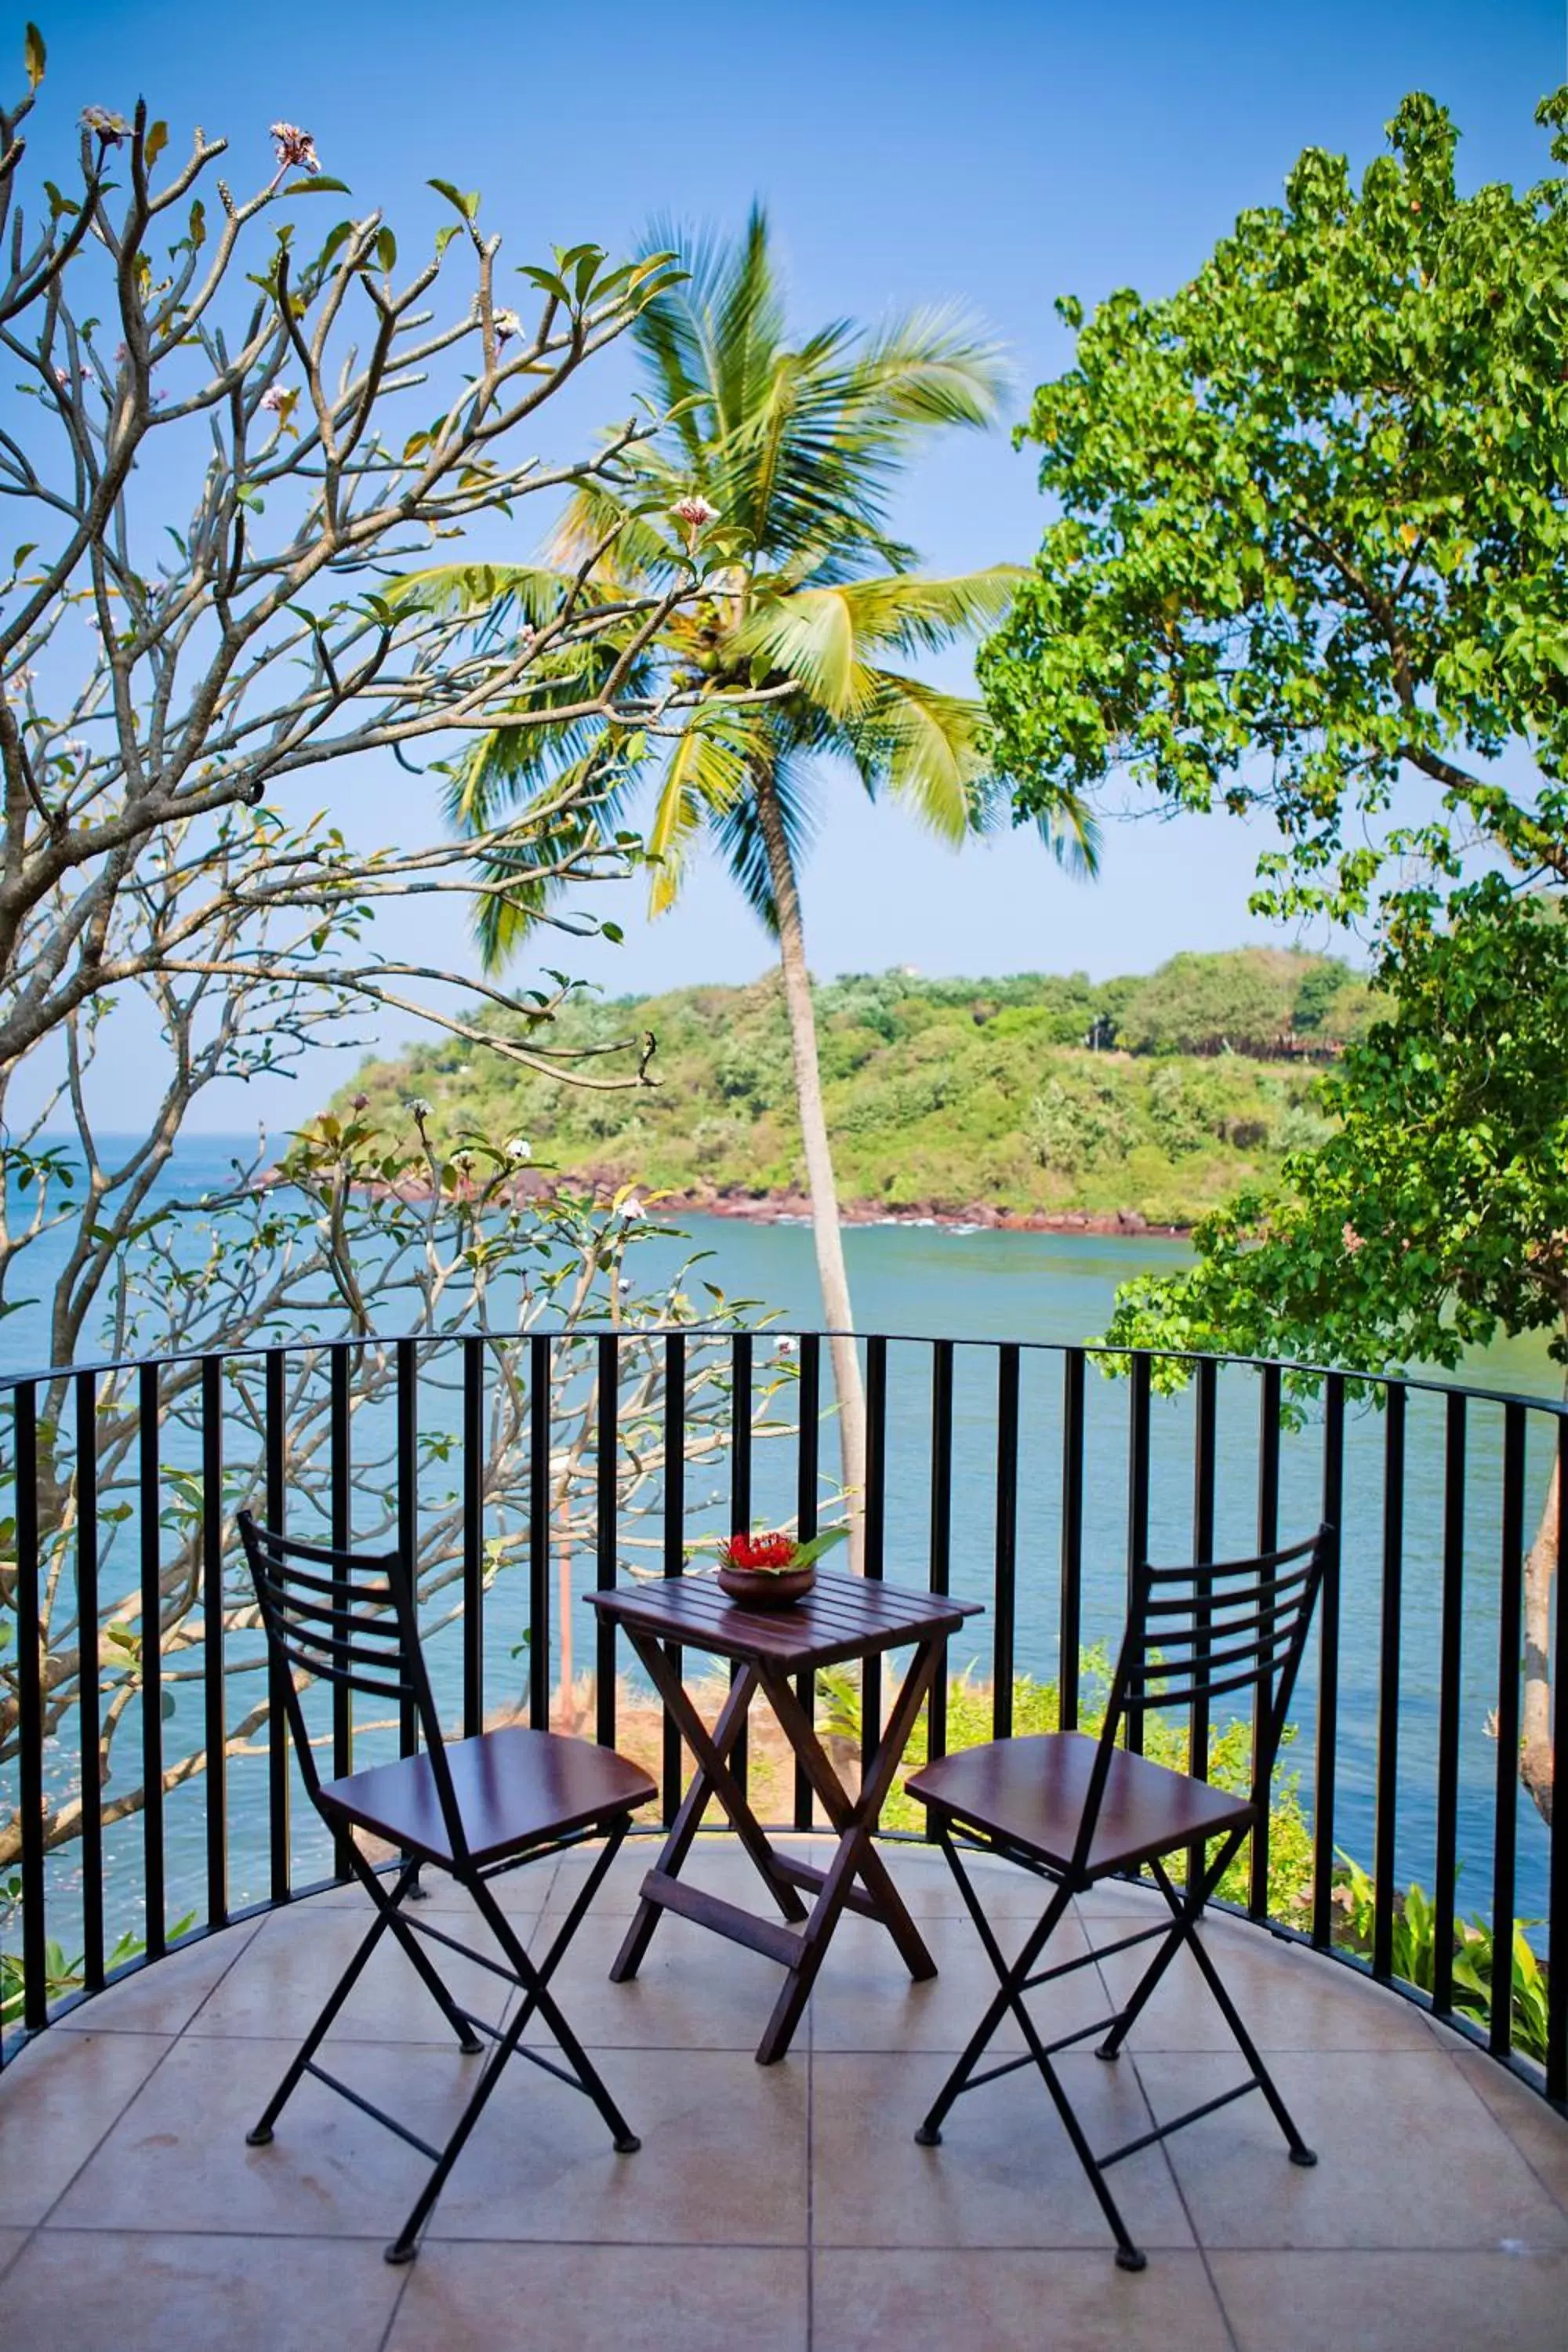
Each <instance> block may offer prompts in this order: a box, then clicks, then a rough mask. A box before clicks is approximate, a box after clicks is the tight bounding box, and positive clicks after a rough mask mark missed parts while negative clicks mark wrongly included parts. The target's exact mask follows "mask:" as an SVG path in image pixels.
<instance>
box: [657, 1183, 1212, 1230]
mask: <svg viewBox="0 0 1568 2352" xmlns="http://www.w3.org/2000/svg"><path fill="white" fill-rule="evenodd" d="M659 1205H660V1208H661V1209H662V1210H667V1211H672V1212H679V1211H680V1210H682V1209H689V1210H692V1211H695V1212H696V1213H698V1214H700V1215H701V1216H705V1217H739V1218H741V1219H742V1220H745V1221H748V1222H750V1223H752V1224H808V1223H810V1221H811V1202H810V1201H809V1200H808V1199H807V1197H806V1195H805V1193H804V1192H746V1191H743V1190H742V1188H741V1187H739V1186H725V1187H723V1188H722V1189H721V1190H714V1189H713V1188H711V1187H709V1186H703V1187H700V1188H693V1189H691V1190H689V1191H686V1192H668V1193H666V1194H664V1195H663V1196H662V1197H661V1199H660V1203H659ZM839 1219H840V1222H841V1223H844V1224H846V1225H937V1226H942V1227H943V1228H945V1229H947V1230H948V1231H952V1232H959V1233H1008V1234H1115V1235H1117V1236H1119V1237H1120V1238H1121V1239H1122V1240H1125V1239H1126V1238H1127V1236H1128V1235H1129V1234H1137V1235H1145V1236H1148V1237H1149V1238H1151V1239H1153V1240H1162V1241H1182V1240H1184V1239H1185V1238H1186V1236H1187V1235H1188V1234H1190V1233H1191V1231H1192V1227H1191V1226H1190V1225H1162V1224H1154V1223H1151V1222H1150V1220H1149V1219H1148V1218H1147V1217H1146V1216H1145V1215H1144V1214H1143V1213H1142V1210H1141V1209H1061V1210H1058V1209H1001V1208H997V1207H996V1206H995V1205H994V1203H993V1202H988V1201H973V1202H970V1203H969V1204H968V1206H967V1207H965V1208H962V1209H950V1208H946V1207H938V1206H937V1205H936V1203H935V1202H919V1201H917V1202H910V1203H909V1204H907V1205H906V1206H903V1207H900V1208H896V1209H891V1208H889V1207H887V1206H886V1205H885V1204H883V1203H881V1202H874V1201H845V1202H841V1203H840V1204H839Z"/></svg>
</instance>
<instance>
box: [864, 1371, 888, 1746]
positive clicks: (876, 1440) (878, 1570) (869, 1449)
mask: <svg viewBox="0 0 1568 2352" xmlns="http://www.w3.org/2000/svg"><path fill="white" fill-rule="evenodd" d="M887 1502H888V1343H887V1341H886V1339H880V1338H879V1339H868V1340H867V1342H866V1574H867V1576H868V1578H870V1579H872V1580H877V1581H879V1580H880V1579H881V1575H882V1570H883V1566H884V1559H883V1553H884V1549H885V1546H886V1542H887ZM881 1737H882V1661H881V1659H880V1658H879V1657H876V1658H868V1659H867V1660H866V1663H865V1664H864V1666H863V1667H862V1669H861V1683H860V1773H861V1778H862V1779H864V1778H865V1777H866V1776H867V1775H868V1773H869V1771H870V1769H871V1764H872V1759H874V1757H875V1756H876V1753H877V1748H878V1743H879V1741H880V1739H881Z"/></svg>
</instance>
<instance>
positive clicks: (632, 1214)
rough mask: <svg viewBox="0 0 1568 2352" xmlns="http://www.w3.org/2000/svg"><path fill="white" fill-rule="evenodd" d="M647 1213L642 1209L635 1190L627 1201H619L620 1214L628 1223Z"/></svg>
mask: <svg viewBox="0 0 1568 2352" xmlns="http://www.w3.org/2000/svg"><path fill="white" fill-rule="evenodd" d="M646 1215H647V1211H646V1210H645V1209H644V1207H643V1204H642V1202H640V1201H639V1200H638V1199H637V1194H636V1193H635V1192H634V1193H633V1194H632V1197H631V1199H630V1200H629V1201H623V1202H621V1216H622V1218H623V1220H624V1221H625V1222H626V1223H627V1224H628V1225H629V1224H630V1223H632V1222H633V1220H634V1219H635V1218H637V1217H641V1216H646Z"/></svg>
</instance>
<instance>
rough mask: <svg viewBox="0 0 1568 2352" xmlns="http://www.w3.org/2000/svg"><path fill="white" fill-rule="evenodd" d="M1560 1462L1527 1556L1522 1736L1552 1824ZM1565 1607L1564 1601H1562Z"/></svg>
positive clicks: (1524, 1768) (1537, 1801) (1536, 1792)
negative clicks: (1554, 1616)
mask: <svg viewBox="0 0 1568 2352" xmlns="http://www.w3.org/2000/svg"><path fill="white" fill-rule="evenodd" d="M1561 1508H1562V1498H1561V1496H1560V1495H1559V1493H1558V1479H1557V1465H1556V1463H1555V1462H1554V1463H1553V1464H1552V1482H1551V1484H1550V1486H1548V1487H1547V1490H1546V1505H1545V1508H1544V1509H1543V1510H1542V1514H1541V1524H1540V1526H1539V1527H1538V1528H1536V1530H1535V1541H1534V1542H1533V1543H1532V1544H1531V1547H1530V1549H1529V1551H1528V1553H1527V1554H1526V1555H1525V1562H1524V1702H1523V1706H1522V1709H1521V1722H1520V1739H1519V1772H1520V1778H1521V1780H1522V1781H1523V1782H1524V1785H1525V1787H1526V1788H1527V1789H1528V1790H1529V1791H1530V1794H1531V1801H1532V1802H1533V1804H1534V1806H1535V1810H1536V1811H1537V1812H1538V1813H1539V1814H1540V1815H1541V1818H1542V1821H1543V1822H1546V1823H1547V1824H1548V1826H1550V1824H1551V1821H1552V1778H1553V1772H1552V1765H1553V1755H1552V1666H1551V1646H1552V1577H1553V1575H1554V1573H1555V1571H1556V1568H1557V1529H1558V1516H1559V1513H1560V1511H1561ZM1558 1605H1559V1606H1560V1607H1561V1605H1562V1604H1561V1602H1559V1604H1558Z"/></svg>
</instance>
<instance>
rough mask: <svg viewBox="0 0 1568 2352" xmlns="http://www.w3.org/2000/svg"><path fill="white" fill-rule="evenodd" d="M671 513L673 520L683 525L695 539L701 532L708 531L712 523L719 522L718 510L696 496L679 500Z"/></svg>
mask: <svg viewBox="0 0 1568 2352" xmlns="http://www.w3.org/2000/svg"><path fill="white" fill-rule="evenodd" d="M669 512H670V519H671V520H672V521H675V522H678V523H680V524H682V525H683V526H684V527H685V529H686V530H687V531H688V532H689V535H690V536H691V537H692V538H693V539H695V538H696V536H697V534H698V532H699V531H700V530H706V528H707V526H708V525H709V524H710V522H717V521H718V520H719V509H718V508H717V507H710V505H709V503H708V501H707V499H704V498H699V497H697V496H695V495H693V496H692V497H690V498H685V499H677V500H676V502H675V504H674V506H672V507H671V508H670V509H669Z"/></svg>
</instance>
